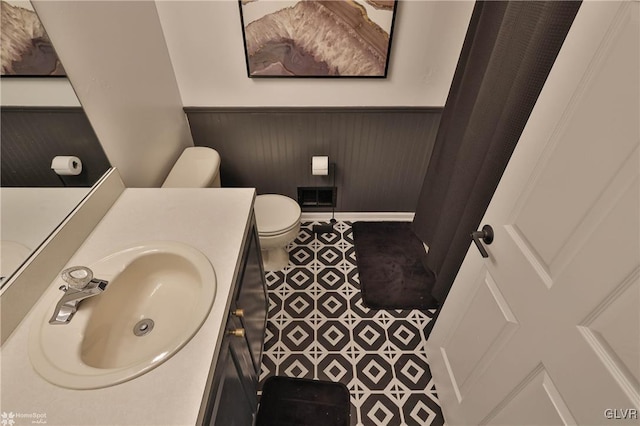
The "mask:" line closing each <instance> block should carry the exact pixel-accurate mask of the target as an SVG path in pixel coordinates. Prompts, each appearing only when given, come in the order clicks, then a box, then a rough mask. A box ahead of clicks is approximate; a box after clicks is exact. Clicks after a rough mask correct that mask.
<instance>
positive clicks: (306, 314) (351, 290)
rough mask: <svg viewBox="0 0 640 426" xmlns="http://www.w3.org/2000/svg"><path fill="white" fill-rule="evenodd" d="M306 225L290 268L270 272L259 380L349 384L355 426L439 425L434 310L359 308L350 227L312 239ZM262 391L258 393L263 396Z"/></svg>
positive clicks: (292, 250) (293, 246)
mask: <svg viewBox="0 0 640 426" xmlns="http://www.w3.org/2000/svg"><path fill="white" fill-rule="evenodd" d="M313 224H314V223H310V222H309V223H303V224H302V227H301V230H300V234H299V235H298V238H296V240H295V241H294V242H293V243H292V244H291V245H290V246H289V247H288V249H289V254H290V256H289V257H290V262H289V266H287V268H285V269H284V270H282V271H276V272H268V273H267V274H266V279H267V291H268V297H269V314H268V322H267V334H266V338H265V347H264V355H263V363H262V372H261V376H260V389H261V388H262V383H264V380H266V379H267V378H268V377H270V376H273V375H280V376H287V377H300V378H308V379H319V380H330V381H335V382H341V383H344V384H345V385H347V387H348V388H349V392H350V396H351V424H352V425H362V426H369V425H376V426H379V425H420V426H425V425H441V424H443V417H442V412H441V411H440V406H439V405H438V397H437V394H436V390H435V386H434V384H433V380H432V378H431V373H430V370H429V365H428V361H427V357H426V354H425V350H424V347H425V342H426V339H425V336H424V333H423V330H424V329H425V327H426V325H427V324H428V323H429V322H430V321H431V319H432V316H433V311H418V310H404V311H381V310H370V309H368V308H366V307H365V306H364V305H363V303H362V297H361V294H360V284H359V280H358V271H357V268H356V260H355V251H354V247H353V234H352V231H351V223H349V222H338V223H336V225H335V230H336V233H334V234H321V235H315V234H314V233H313V232H312V230H311V227H312V225H313ZM259 393H260V392H259Z"/></svg>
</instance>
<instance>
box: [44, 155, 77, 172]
mask: <svg viewBox="0 0 640 426" xmlns="http://www.w3.org/2000/svg"><path fill="white" fill-rule="evenodd" d="M51 168H52V169H53V171H54V172H56V173H57V174H59V175H61V176H77V175H79V174H80V173H81V172H82V161H80V159H79V158H78V157H75V156H73V155H58V156H56V157H53V160H52V161H51Z"/></svg>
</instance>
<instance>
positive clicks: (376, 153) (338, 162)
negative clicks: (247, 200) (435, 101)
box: [185, 107, 442, 212]
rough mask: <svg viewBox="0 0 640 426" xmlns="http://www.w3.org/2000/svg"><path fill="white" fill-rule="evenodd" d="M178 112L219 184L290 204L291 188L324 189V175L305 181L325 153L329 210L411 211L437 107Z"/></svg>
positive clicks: (435, 126) (432, 136)
mask: <svg viewBox="0 0 640 426" xmlns="http://www.w3.org/2000/svg"><path fill="white" fill-rule="evenodd" d="M185 112H186V114H187V117H188V119H189V124H190V126H191V132H192V135H193V139H194V143H195V145H197V146H208V147H211V148H214V149H216V150H217V151H218V152H219V153H220V156H221V158H222V165H221V180H222V186H225V187H255V188H257V190H258V193H259V194H264V193H278V194H284V195H287V196H290V197H292V198H294V199H297V187H299V186H330V185H331V184H332V182H331V178H329V177H323V176H312V175H311V157H312V156H313V155H329V158H330V161H331V162H332V163H335V170H336V186H337V187H338V199H337V208H336V211H343V212H394V211H396V212H413V211H415V207H416V203H417V199H418V195H419V192H420V189H421V187H422V181H423V178H424V175H425V172H426V170H427V165H428V163H429V159H430V157H431V152H432V150H433V144H434V141H435V137H436V133H437V130H438V124H439V122H440V116H441V113H442V108H392V107H390V108H195V107H190V108H185ZM307 210H309V209H307ZM310 210H312V211H313V210H314V209H310ZM315 210H316V211H322V210H326V209H315Z"/></svg>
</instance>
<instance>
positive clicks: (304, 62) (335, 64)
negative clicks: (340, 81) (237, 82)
mask: <svg viewBox="0 0 640 426" xmlns="http://www.w3.org/2000/svg"><path fill="white" fill-rule="evenodd" d="M264 3H271V5H274V4H277V3H278V2H262V4H261V1H260V0H238V7H239V9H240V23H241V27H242V40H243V44H244V53H245V62H246V69H247V77H249V78H373V79H376V78H383V79H384V78H387V74H388V70H389V59H390V56H391V45H392V43H391V42H392V38H393V31H394V27H395V21H396V12H397V8H398V1H397V0H366V1H365V0H352V1H344V0H306V1H298V2H296V3H295V5H293V6H291V5H284V4H285V2H283V6H282V8H281V9H275V8H274V7H273V6H271V8H272V9H273V11H270V13H264V14H261V13H260V12H258V13H256V12H255V11H253V10H251V11H250V10H249V8H256V7H262V6H263V5H264ZM286 3H287V4H289V3H291V2H286ZM296 9H299V10H296ZM248 12H251V13H248ZM370 12H373V13H375V15H376V18H377V20H378V22H380V23H382V25H380V24H379V23H376V22H375V20H374V19H373V18H371V17H370V16H369V13H370ZM373 13H372V14H373ZM247 15H250V16H254V17H255V16H258V18H256V19H252V20H251V22H247V20H248V19H250V18H248V17H247ZM383 26H384V28H383ZM283 28H286V29H287V32H286V34H285V33H282V32H283V31H284V30H283ZM387 30H388V31H387ZM279 31H280V32H281V33H280V34H279V33H278V32H279ZM310 32H311V34H310ZM311 40H313V42H311ZM351 40H353V41H351Z"/></svg>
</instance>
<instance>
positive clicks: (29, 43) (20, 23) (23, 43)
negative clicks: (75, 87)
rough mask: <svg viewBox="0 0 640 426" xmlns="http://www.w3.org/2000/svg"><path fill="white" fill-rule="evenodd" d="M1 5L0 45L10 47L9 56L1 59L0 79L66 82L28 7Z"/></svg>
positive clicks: (56, 56) (8, 49) (47, 39)
mask: <svg viewBox="0 0 640 426" xmlns="http://www.w3.org/2000/svg"><path fill="white" fill-rule="evenodd" d="M1 3H2V4H1V7H2V14H3V25H2V26H1V27H0V32H1V36H2V43H3V44H5V43H6V44H7V45H10V47H9V48H7V49H6V51H7V52H10V53H9V54H7V55H3V57H2V65H1V67H0V77H2V78H15V77H19V78H31V77H36V78H41V77H47V78H49V77H52V78H60V77H62V78H65V77H66V75H67V74H66V72H65V70H64V67H63V66H62V63H61V62H60V59H59V58H58V55H57V53H56V51H55V49H54V47H53V44H52V43H51V40H50V39H49V36H48V35H47V33H46V31H45V29H44V27H43V26H42V23H41V22H40V18H38V15H37V14H36V12H35V11H34V10H33V7H32V6H31V3H30V2H29V1H24V2H13V3H14V4H9V3H7V2H5V1H2V2H1ZM15 3H18V4H15ZM22 3H24V4H22Z"/></svg>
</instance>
